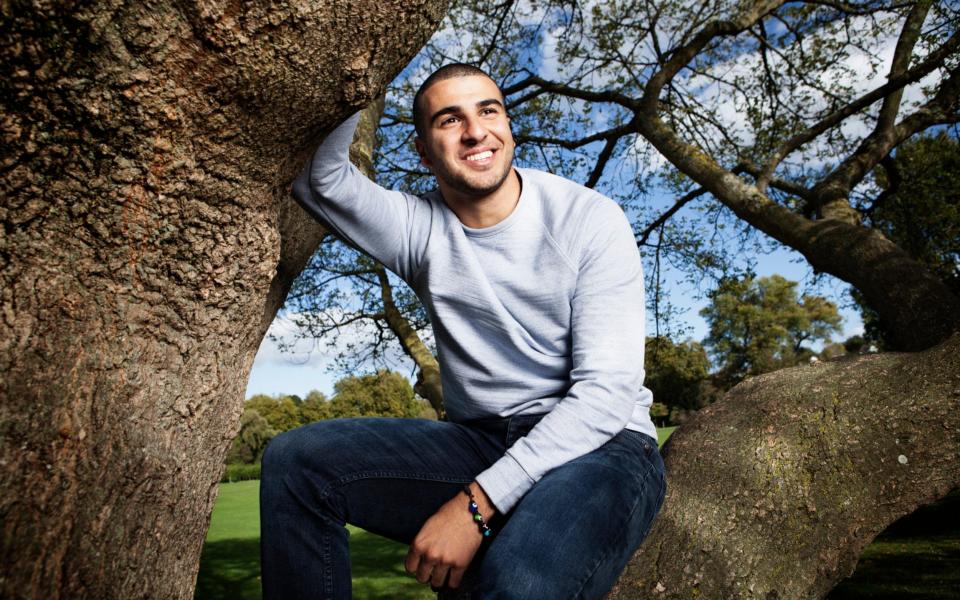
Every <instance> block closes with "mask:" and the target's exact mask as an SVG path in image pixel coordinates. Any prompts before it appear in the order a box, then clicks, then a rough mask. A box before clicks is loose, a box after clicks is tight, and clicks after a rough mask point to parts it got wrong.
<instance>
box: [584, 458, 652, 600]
mask: <svg viewBox="0 0 960 600" xmlns="http://www.w3.org/2000/svg"><path fill="white" fill-rule="evenodd" d="M654 471H657V468H656V467H655V466H654V465H653V464H651V465H650V468H649V469H647V471H646V472H645V473H644V475H643V477H642V479H641V482H642V483H646V480H648V479H650V474H651V473H653V472H654ZM660 479H661V485H660V497H661V499H662V498H663V492H664V485H663V482H662V479H663V478H662V477H660ZM641 489H643V487H641ZM640 498H641V497H640V496H639V495H638V496H637V498H636V501H635V502H634V503H633V506H632V507H631V509H630V512H629V513H628V515H627V519H626V522H628V523H629V522H630V519H631V518H632V517H633V513H635V512H636V511H637V507H638V506H640ZM660 502H661V503H662V500H661V501H660ZM659 512H660V508H659V506H658V507H657V510H656V511H655V512H654V514H653V516H652V517H651V518H650V520H649V521H648V522H647V524H646V527H645V530H644V535H643V536H642V537H641V538H640V543H641V544H642V543H643V540H644V539H646V537H647V532H649V530H650V526H651V525H652V523H653V519H655V518H656V516H657V514H658V513H659ZM626 535H627V531H626V527H624V528H623V529H622V530H621V533H620V535H619V536H618V537H617V539H616V541H617V542H620V540H622V539H623V538H624V537H625V536H626ZM614 545H615V544H612V543H611V544H608V545H607V548H606V549H605V550H604V552H603V553H602V554H601V555H600V557H599V558H598V559H597V562H596V564H595V565H593V568H592V569H590V572H589V573H587V576H586V577H585V578H584V579H583V581H582V582H581V583H580V587H579V588H578V589H577V592H576V594H574V595H573V598H581V597H582V595H583V588H584V587H586V585H587V583H588V582H589V581H590V579H591V578H592V577H593V576H594V575H595V574H596V572H597V569H599V568H600V565H602V564H603V561H604V559H606V558H607V557H608V556H609V555H610V553H611V552H612V549H613V546H614ZM629 560H630V559H629V558H628V559H627V561H629Z"/></svg>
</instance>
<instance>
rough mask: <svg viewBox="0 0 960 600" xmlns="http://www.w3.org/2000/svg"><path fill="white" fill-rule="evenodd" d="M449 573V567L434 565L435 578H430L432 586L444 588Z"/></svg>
mask: <svg viewBox="0 0 960 600" xmlns="http://www.w3.org/2000/svg"><path fill="white" fill-rule="evenodd" d="M449 572H450V567H449V566H447V565H434V567H433V576H432V577H431V578H430V585H432V586H433V587H435V588H442V587H443V585H444V583H446V581H447V573H449Z"/></svg>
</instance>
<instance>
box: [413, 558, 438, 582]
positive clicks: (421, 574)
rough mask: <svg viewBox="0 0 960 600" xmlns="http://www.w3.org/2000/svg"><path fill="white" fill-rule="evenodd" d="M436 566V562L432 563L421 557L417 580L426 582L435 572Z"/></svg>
mask: <svg viewBox="0 0 960 600" xmlns="http://www.w3.org/2000/svg"><path fill="white" fill-rule="evenodd" d="M434 567H436V565H435V564H434V563H430V562H427V561H426V560H423V559H421V560H420V566H419V567H417V581H419V582H420V583H426V582H428V581H430V576H431V575H432V574H433V569H434Z"/></svg>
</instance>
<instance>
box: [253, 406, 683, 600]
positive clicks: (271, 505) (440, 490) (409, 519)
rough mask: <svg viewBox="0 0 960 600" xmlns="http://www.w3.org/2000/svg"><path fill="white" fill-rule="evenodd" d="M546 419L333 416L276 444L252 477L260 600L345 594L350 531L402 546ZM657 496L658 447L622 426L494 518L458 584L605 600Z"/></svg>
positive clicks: (476, 594)
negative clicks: (256, 485)
mask: <svg viewBox="0 0 960 600" xmlns="http://www.w3.org/2000/svg"><path fill="white" fill-rule="evenodd" d="M541 416H542V415H533V416H518V417H512V418H508V419H496V420H489V421H475V422H470V423H463V424H457V423H449V422H438V421H428V420H421V419H391V418H360V419H337V420H331V421H321V422H318V423H313V424H310V425H306V426H304V427H300V428H299V429H295V430H292V431H288V432H286V433H283V434H281V435H279V436H277V437H276V438H274V439H273V440H272V441H271V442H270V445H269V446H268V447H267V451H266V453H265V454H264V457H263V469H262V479H261V481H260V515H261V516H260V527H261V537H260V540H261V541H260V544H261V546H260V549H261V565H262V581H263V597H264V599H265V600H280V599H283V600H294V599H298V598H326V599H345V598H350V597H351V589H350V557H349V548H348V544H347V537H348V533H347V530H346V528H345V527H344V524H345V523H350V524H352V525H356V526H357V527H361V528H363V529H366V530H367V531H369V532H372V533H375V534H378V535H382V536H384V537H387V538H390V539H393V540H396V541H398V542H402V543H404V544H410V543H411V542H412V541H413V538H414V537H415V536H416V534H417V533H418V532H419V530H420V527H421V526H422V525H423V523H424V522H425V521H426V520H427V519H428V518H429V517H430V516H432V515H433V513H434V512H436V511H437V510H438V509H439V508H440V506H442V505H443V504H444V503H445V502H447V501H448V500H450V498H452V497H454V496H455V495H457V494H458V493H459V492H460V490H461V489H462V488H463V485H464V484H466V483H469V482H471V481H473V479H474V478H475V477H476V476H477V475H478V474H479V473H480V472H482V471H484V470H485V469H486V468H487V467H489V466H490V465H491V464H493V463H494V462H495V461H496V460H497V459H499V458H500V457H501V456H503V454H504V452H505V451H506V449H507V448H509V447H510V446H511V445H512V444H513V443H514V442H515V441H516V440H517V439H518V438H520V437H522V436H524V435H526V433H527V432H528V431H529V430H530V429H531V428H532V427H533V426H534V425H535V424H536V423H537V421H538V420H539V419H540V418H541ZM665 489H666V484H665V479H664V468H663V461H662V460H661V458H660V454H659V452H658V451H657V445H656V442H655V440H653V439H652V438H651V437H650V436H648V435H645V434H642V433H638V432H634V431H628V430H624V431H622V432H620V433H619V434H618V435H617V436H615V437H614V438H613V439H612V440H610V441H609V442H607V443H606V444H605V445H603V446H602V447H600V448H598V449H597V450H595V451H593V452H591V453H589V454H587V455H585V456H582V457H580V458H578V459H576V460H573V461H570V462H568V463H566V464H564V465H562V466H560V467H558V468H556V469H554V470H552V471H550V472H549V473H547V474H546V475H545V476H544V477H543V478H542V479H540V481H538V482H537V483H536V485H534V486H533V487H532V488H531V489H530V491H529V492H527V494H526V495H525V496H524V497H523V498H522V499H521V500H520V502H518V503H517V505H516V506H515V507H514V509H513V510H512V511H511V512H510V513H509V514H507V515H504V516H502V517H499V518H497V519H494V520H493V521H492V522H491V527H493V529H494V537H492V539H491V540H489V541H487V542H484V545H483V546H481V549H480V552H478V554H477V555H476V556H475V557H474V560H473V562H472V563H471V566H470V568H469V570H468V572H467V574H466V576H465V577H464V582H463V584H462V586H461V587H466V588H467V589H470V590H471V597H472V598H483V599H487V598H537V599H540V600H543V599H550V600H561V599H565V598H601V597H602V596H603V595H604V594H605V593H606V592H607V591H608V590H609V589H610V588H611V587H612V586H613V584H614V583H615V582H616V580H617V577H618V576H619V575H620V573H621V571H622V570H623V568H624V567H625V566H626V563H627V561H628V560H629V558H630V556H631V555H632V554H633V552H634V551H635V550H636V548H637V547H638V546H639V545H640V542H642V541H643V538H644V537H645V536H646V535H647V533H648V532H649V530H650V526H651V524H652V523H653V519H654V517H655V516H656V514H657V512H658V511H659V509H660V505H661V504H662V502H663V495H664V492H665ZM464 510H466V505H464Z"/></svg>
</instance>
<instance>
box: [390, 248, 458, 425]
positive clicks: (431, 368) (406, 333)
mask: <svg viewBox="0 0 960 600" xmlns="http://www.w3.org/2000/svg"><path fill="white" fill-rule="evenodd" d="M376 272H377V279H379V281H380V297H381V299H382V301H383V312H384V316H385V317H386V321H387V325H389V326H390V330H391V331H392V332H393V334H394V335H395V336H397V340H399V342H400V346H401V347H402V348H403V351H404V352H405V353H406V354H407V356H409V357H410V358H412V359H413V361H414V362H415V363H417V368H419V369H420V375H419V377H418V378H417V388H418V389H417V393H418V394H420V395H421V396H423V397H424V398H426V399H427V400H428V401H429V402H430V405H431V406H432V407H433V410H435V411H436V412H437V417H438V418H442V417H443V387H442V385H441V384H440V363H438V362H437V359H436V357H434V356H433V352H430V349H429V348H427V345H426V344H424V343H423V340H421V339H420V336H419V335H417V331H416V330H415V329H414V328H413V327H412V326H411V325H410V322H409V321H407V319H405V318H404V316H403V314H401V312H400V309H398V308H397V305H396V303H395V302H394V300H393V286H392V285H390V279H389V278H388V277H387V271H386V269H384V267H383V265H379V264H378V265H377V268H376Z"/></svg>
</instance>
